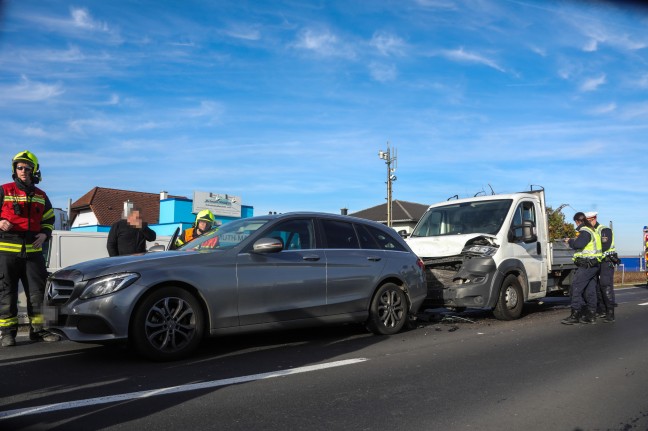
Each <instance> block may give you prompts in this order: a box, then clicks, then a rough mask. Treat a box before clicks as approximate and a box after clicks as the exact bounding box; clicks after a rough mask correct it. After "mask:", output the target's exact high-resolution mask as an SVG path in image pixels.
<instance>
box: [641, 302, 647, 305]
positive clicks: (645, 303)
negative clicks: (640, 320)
mask: <svg viewBox="0 0 648 431" xmlns="http://www.w3.org/2000/svg"><path fill="white" fill-rule="evenodd" d="M639 305H648V302H644V303H643V304H639Z"/></svg>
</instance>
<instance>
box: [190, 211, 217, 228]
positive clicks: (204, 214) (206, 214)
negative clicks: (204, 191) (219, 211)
mask: <svg viewBox="0 0 648 431" xmlns="http://www.w3.org/2000/svg"><path fill="white" fill-rule="evenodd" d="M214 220H215V219H214V214H213V213H212V212H211V211H209V210H202V211H200V212H199V213H198V214H197V215H196V222H195V223H194V227H197V226H198V222H199V221H206V222H207V223H208V224H209V228H208V229H210V228H211V226H212V224H214Z"/></svg>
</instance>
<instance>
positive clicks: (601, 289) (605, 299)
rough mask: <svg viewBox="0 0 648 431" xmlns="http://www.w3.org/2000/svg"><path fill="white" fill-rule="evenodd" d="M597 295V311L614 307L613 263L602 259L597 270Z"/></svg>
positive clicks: (602, 311) (603, 311)
mask: <svg viewBox="0 0 648 431" xmlns="http://www.w3.org/2000/svg"><path fill="white" fill-rule="evenodd" d="M596 296H597V299H598V301H597V307H596V308H597V311H598V312H600V313H605V312H607V311H610V310H612V309H613V308H614V305H615V304H616V302H615V299H614V265H613V264H612V262H607V261H605V260H604V261H603V262H601V267H600V270H599V285H598V291H597V292H596Z"/></svg>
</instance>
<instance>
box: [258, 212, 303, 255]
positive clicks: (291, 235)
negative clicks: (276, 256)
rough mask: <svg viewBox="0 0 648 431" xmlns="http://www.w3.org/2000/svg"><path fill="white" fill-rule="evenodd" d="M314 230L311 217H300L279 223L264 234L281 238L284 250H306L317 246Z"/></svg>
mask: <svg viewBox="0 0 648 431" xmlns="http://www.w3.org/2000/svg"><path fill="white" fill-rule="evenodd" d="M313 232H314V230H313V221H312V220H311V219H298V220H287V221H284V222H282V223H279V224H278V225H277V226H275V227H274V228H273V229H272V230H271V231H270V232H268V233H267V234H265V235H263V236H265V237H271V238H277V239H280V240H281V241H282V242H283V245H284V250H305V249H312V248H315V235H314V234H313Z"/></svg>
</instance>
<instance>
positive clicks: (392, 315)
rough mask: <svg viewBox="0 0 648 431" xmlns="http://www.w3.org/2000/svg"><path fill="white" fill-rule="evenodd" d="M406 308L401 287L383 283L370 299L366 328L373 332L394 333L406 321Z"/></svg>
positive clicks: (405, 300)
mask: <svg viewBox="0 0 648 431" xmlns="http://www.w3.org/2000/svg"><path fill="white" fill-rule="evenodd" d="M407 310H408V308H407V296H406V295H405V292H403V289H401V288H400V287H399V286H397V285H395V284H394V283H386V284H383V285H382V286H380V288H379V289H378V290H377V291H376V294H375V295H374V297H373V299H372V300H371V306H370V307H369V319H368V320H367V328H368V329H369V330H370V331H371V332H373V333H374V334H379V335H392V334H395V333H397V332H398V331H400V330H401V329H403V326H404V325H405V323H407V320H408V311H407Z"/></svg>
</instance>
